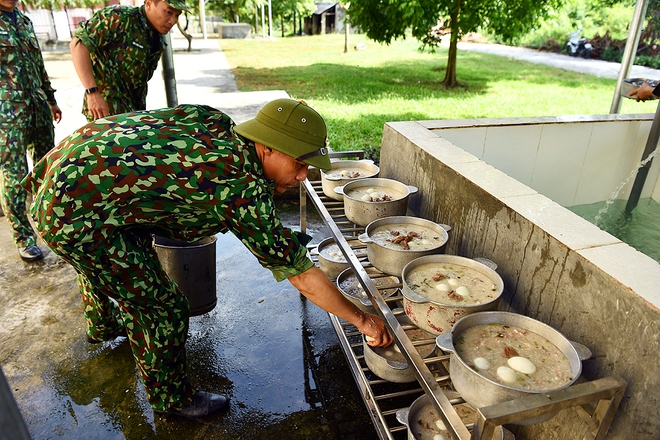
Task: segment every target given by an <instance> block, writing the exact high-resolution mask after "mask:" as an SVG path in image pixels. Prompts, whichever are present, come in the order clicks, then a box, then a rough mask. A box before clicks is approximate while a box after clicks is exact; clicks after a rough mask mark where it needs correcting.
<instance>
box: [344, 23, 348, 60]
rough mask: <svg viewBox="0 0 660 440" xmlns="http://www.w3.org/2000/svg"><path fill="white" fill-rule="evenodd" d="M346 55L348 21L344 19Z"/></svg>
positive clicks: (346, 49)
mask: <svg viewBox="0 0 660 440" xmlns="http://www.w3.org/2000/svg"><path fill="white" fill-rule="evenodd" d="M347 17H348V16H347ZM344 53H348V21H346V19H344Z"/></svg>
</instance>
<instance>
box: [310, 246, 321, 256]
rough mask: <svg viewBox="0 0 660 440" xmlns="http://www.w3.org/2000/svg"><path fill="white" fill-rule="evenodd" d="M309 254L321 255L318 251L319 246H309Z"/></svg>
mask: <svg viewBox="0 0 660 440" xmlns="http://www.w3.org/2000/svg"><path fill="white" fill-rule="evenodd" d="M309 254H310V255H321V253H320V252H319V246H318V245H316V246H314V247H313V248H310V249H309Z"/></svg>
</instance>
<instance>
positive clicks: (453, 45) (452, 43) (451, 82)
mask: <svg viewBox="0 0 660 440" xmlns="http://www.w3.org/2000/svg"><path fill="white" fill-rule="evenodd" d="M460 9H461V2H460V0H458V1H457V2H456V8H455V9H454V10H453V11H452V13H451V14H450V18H449V19H450V20H451V36H450V37H449V38H450V40H449V55H448V56H447V70H446V71H445V79H443V80H442V84H444V86H445V87H447V88H449V89H453V88H454V87H465V84H463V83H461V82H459V81H458V79H456V54H457V53H458V39H459V33H460V31H459V30H458V29H454V23H457V22H458V21H457V18H458V15H459V14H460Z"/></svg>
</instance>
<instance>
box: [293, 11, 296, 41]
mask: <svg viewBox="0 0 660 440" xmlns="http://www.w3.org/2000/svg"><path fill="white" fill-rule="evenodd" d="M293 35H296V11H295V9H294V11H293Z"/></svg>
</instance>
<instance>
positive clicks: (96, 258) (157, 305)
mask: <svg viewBox="0 0 660 440" xmlns="http://www.w3.org/2000/svg"><path fill="white" fill-rule="evenodd" d="M48 244H49V246H50V248H51V250H53V252H55V253H57V254H59V255H61V256H62V257H63V258H64V259H65V260H66V261H68V262H69V263H70V264H71V265H72V266H73V267H74V268H75V269H76V272H77V274H78V283H79V286H80V293H81V296H82V301H83V305H84V308H85V311H84V314H85V320H86V323H87V335H88V336H89V337H90V338H91V339H93V340H97V341H103V340H107V339H111V338H112V337H114V336H116V335H117V334H126V336H128V341H129V343H130V345H131V350H132V352H133V357H134V359H135V363H136V364H137V367H138V371H139V373H140V377H141V379H142V383H143V384H144V387H145V389H146V391H147V396H148V398H149V403H150V404H151V406H152V407H153V408H154V409H156V410H159V411H167V410H170V409H181V408H182V407H183V406H186V405H188V404H189V403H190V402H191V401H192V397H193V394H194V390H193V387H192V386H191V384H190V382H189V381H188V378H187V374H186V349H185V342H186V337H187V334H188V315H189V309H190V306H189V304H188V299H187V298H186V297H185V295H184V294H183V293H181V291H180V290H179V289H178V288H177V286H176V285H175V284H174V283H173V282H172V281H171V280H170V279H169V277H168V276H167V275H166V274H165V272H164V271H163V269H162V266H161V264H160V262H159V261H158V256H157V254H156V251H155V250H154V249H153V247H152V244H151V235H149V234H141V233H137V232H130V231H127V230H118V231H116V232H115V233H114V234H112V235H110V236H109V237H108V238H107V239H105V240H103V242H102V243H95V244H94V245H93V246H84V245H83V246H77V245H75V244H74V245H65V246H62V247H60V246H58V243H48Z"/></svg>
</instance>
